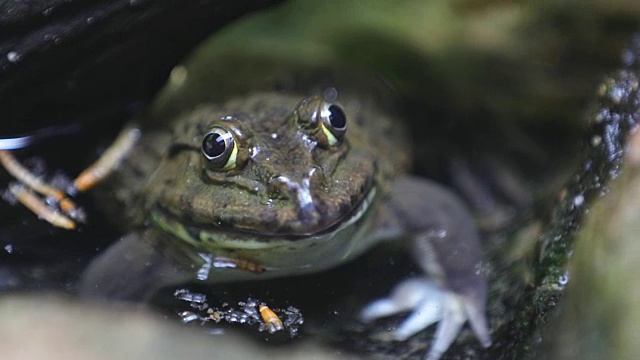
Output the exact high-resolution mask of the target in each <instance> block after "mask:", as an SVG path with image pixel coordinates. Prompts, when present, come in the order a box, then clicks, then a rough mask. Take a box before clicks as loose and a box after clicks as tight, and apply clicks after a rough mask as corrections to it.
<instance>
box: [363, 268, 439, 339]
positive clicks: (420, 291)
mask: <svg viewBox="0 0 640 360" xmlns="http://www.w3.org/2000/svg"><path fill="white" fill-rule="evenodd" d="M440 294H441V292H440V290H438V289H437V287H436V286H435V285H434V284H433V283H432V282H430V281H429V280H427V279H423V278H413V279H407V280H405V281H403V282H401V283H400V284H398V285H397V286H396V287H395V289H394V290H393V292H392V293H391V295H390V296H389V297H387V298H382V299H378V300H376V301H374V302H372V303H370V304H369V305H367V306H365V307H364V308H363V309H362V311H361V312H360V319H362V321H365V322H369V321H373V320H375V319H379V318H382V317H386V316H390V315H393V314H397V313H401V312H403V311H409V310H412V309H416V308H421V307H422V306H423V305H421V304H422V303H424V302H426V301H428V300H429V299H433V300H435V301H438V298H439V297H440ZM425 306H426V305H425ZM438 319H439V318H436V319H435V320H433V321H431V322H430V324H431V323H433V322H435V321H438ZM426 326H428V325H425V327H426ZM423 328H424V327H423ZM423 328H421V329H423ZM421 329H420V330H421ZM411 335H412V334H410V335H408V336H407V338H408V337H410V336H411Z"/></svg>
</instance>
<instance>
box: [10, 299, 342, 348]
mask: <svg viewBox="0 0 640 360" xmlns="http://www.w3.org/2000/svg"><path fill="white" fill-rule="evenodd" d="M0 319H2V320H1V322H2V326H0V354H2V358H3V359H11V360H39V359H48V360H86V359H92V360H123V359H137V360H145V359H149V360H151V359H153V360H165V359H166V360H168V359H226V360H236V359H237V360H240V359H255V360H262V359H291V360H294V359H316V360H334V359H338V358H339V359H343V360H344V359H347V360H348V359H355V358H354V357H349V356H346V355H344V354H340V353H339V352H335V351H333V352H329V351H327V350H321V349H320V348H319V347H318V346H316V345H312V344H309V343H297V344H296V345H290V346H286V347H269V346H268V345H265V344H260V343H258V342H252V341H247V339H246V338H245V337H243V336H241V335H239V334H234V333H226V334H224V336H213V335H212V336H207V335H204V334H203V333H202V332H198V331H195V330H193V329H190V328H187V327H186V326H185V325H183V326H180V325H179V324H176V322H175V321H168V320H162V319H160V318H159V316H158V315H157V314H153V313H151V312H150V311H149V310H148V309H144V308H143V307H126V306H124V305H120V306H119V305H113V304H112V305H109V306H108V307H102V306H98V305H97V304H84V303H80V302H78V301H71V300H69V299H66V298H62V297H59V296H54V295H43V294H40V296H9V297H5V298H3V299H2V300H0Z"/></svg>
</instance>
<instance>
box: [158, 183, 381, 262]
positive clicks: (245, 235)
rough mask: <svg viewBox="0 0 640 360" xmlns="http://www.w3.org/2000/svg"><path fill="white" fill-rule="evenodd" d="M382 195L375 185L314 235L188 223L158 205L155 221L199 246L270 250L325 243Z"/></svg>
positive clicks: (365, 213) (363, 215) (366, 212)
mask: <svg viewBox="0 0 640 360" xmlns="http://www.w3.org/2000/svg"><path fill="white" fill-rule="evenodd" d="M377 195H378V189H377V186H375V184H374V185H373V186H372V187H371V188H370V190H369V192H368V193H367V195H366V196H365V197H364V198H363V199H362V200H361V201H360V203H359V204H358V205H357V206H356V207H354V208H353V209H352V210H351V211H350V212H349V213H347V214H346V215H345V216H343V217H341V218H339V219H338V220H337V221H336V222H334V223H333V224H331V225H330V226H328V227H326V228H325V229H323V230H320V231H317V232H314V233H311V234H302V235H299V234H286V233H285V234H259V233H253V232H248V231H244V230H234V229H220V228H216V227H215V226H214V225H204V226H203V225H200V224H186V223H185V221H183V219H180V218H179V217H178V216H176V215H174V214H171V213H169V212H168V211H166V210H165V209H163V208H162V207H161V206H159V205H156V206H155V207H154V208H153V209H152V211H151V220H152V222H153V223H154V224H155V225H156V226H158V227H159V228H160V229H161V230H163V231H165V232H167V233H170V234H172V235H173V236H175V237H177V238H179V239H181V240H183V241H186V242H188V243H190V244H191V245H193V246H195V247H196V248H202V247H207V248H218V249H254V250H255V249H266V248H271V247H276V246H282V245H283V243H294V242H295V243H297V242H300V241H304V240H313V241H317V242H321V241H323V240H325V239H332V238H334V237H336V236H337V234H339V233H342V232H343V231H344V230H345V229H347V228H349V227H351V226H354V225H357V224H359V223H361V222H362V221H363V220H364V219H365V218H366V217H367V216H368V215H369V214H370V213H371V211H370V210H371V208H372V206H371V205H372V204H373V203H374V202H375V200H376V198H377Z"/></svg>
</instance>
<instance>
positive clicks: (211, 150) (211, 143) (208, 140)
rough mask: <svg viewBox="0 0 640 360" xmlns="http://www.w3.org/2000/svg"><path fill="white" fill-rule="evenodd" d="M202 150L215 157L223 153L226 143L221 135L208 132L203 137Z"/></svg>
mask: <svg viewBox="0 0 640 360" xmlns="http://www.w3.org/2000/svg"><path fill="white" fill-rule="evenodd" d="M202 143H203V146H202V150H203V151H204V152H205V154H207V156H209V157H212V158H213V157H217V156H220V155H222V154H223V153H224V150H225V148H226V145H225V143H224V138H223V137H222V135H220V134H217V133H209V134H207V135H206V136H205V137H204V140H203V142H202Z"/></svg>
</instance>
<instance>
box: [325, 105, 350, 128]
mask: <svg viewBox="0 0 640 360" xmlns="http://www.w3.org/2000/svg"><path fill="white" fill-rule="evenodd" d="M329 122H330V123H331V126H333V127H334V128H336V129H342V128H344V127H345V126H346V125H347V117H346V116H345V114H344V112H343V111H342V109H341V108H340V107H339V106H336V105H331V106H329Z"/></svg>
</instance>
